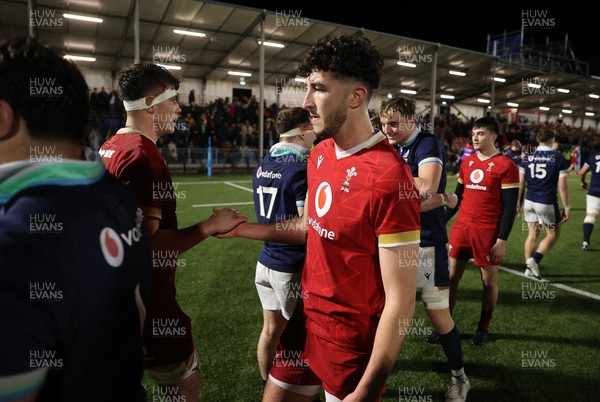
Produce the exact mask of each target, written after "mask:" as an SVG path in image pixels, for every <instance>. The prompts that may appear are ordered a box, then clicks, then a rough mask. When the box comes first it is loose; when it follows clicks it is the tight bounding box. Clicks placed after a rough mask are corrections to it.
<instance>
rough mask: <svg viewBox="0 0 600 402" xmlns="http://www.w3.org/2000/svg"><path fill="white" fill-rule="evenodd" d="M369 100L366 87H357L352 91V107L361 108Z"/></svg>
mask: <svg viewBox="0 0 600 402" xmlns="http://www.w3.org/2000/svg"><path fill="white" fill-rule="evenodd" d="M366 99H367V88H365V87H364V86H356V87H354V88H353V89H352V93H351V96H350V107H351V108H352V109H356V108H358V107H360V106H361V105H362V104H363V103H364V102H365V101H366Z"/></svg>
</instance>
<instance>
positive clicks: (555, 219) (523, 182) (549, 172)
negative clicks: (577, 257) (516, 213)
mask: <svg viewBox="0 0 600 402" xmlns="http://www.w3.org/2000/svg"><path fill="white" fill-rule="evenodd" d="M555 137H556V133H555V132H554V130H552V129H550V128H547V127H542V128H540V130H539V132H538V134H537V140H538V141H539V143H540V145H539V146H538V147H537V149H536V150H535V152H532V153H530V154H528V155H527V156H525V158H523V160H522V161H521V164H520V165H519V180H520V183H519V200H520V199H521V197H522V196H523V195H525V202H524V203H523V212H522V213H523V220H524V221H525V222H527V228H528V234H527V239H526V240H525V244H524V246H523V247H524V251H525V276H527V277H532V278H535V279H538V280H541V279H542V275H541V274H540V269H539V264H540V262H541V261H542V258H544V256H545V255H546V254H548V253H549V252H550V250H552V248H553V247H554V245H555V244H556V242H557V241H558V238H559V236H560V228H561V226H562V224H563V223H565V222H566V221H567V220H568V219H569V210H570V208H571V207H570V205H569V184H568V182H567V177H568V175H569V173H568V169H569V165H568V163H567V160H566V159H565V157H564V156H563V154H562V153H561V152H560V151H556V150H554V149H552V146H553V145H554V140H555ZM525 187H527V191H525ZM557 193H560V198H561V201H562V204H563V212H562V213H561V212H560V209H559V207H558V200H557ZM542 228H543V229H544V230H545V232H546V235H545V236H544V239H542V240H541V241H540V243H539V245H538V244H537V241H538V238H539V236H540V232H541V231H542Z"/></svg>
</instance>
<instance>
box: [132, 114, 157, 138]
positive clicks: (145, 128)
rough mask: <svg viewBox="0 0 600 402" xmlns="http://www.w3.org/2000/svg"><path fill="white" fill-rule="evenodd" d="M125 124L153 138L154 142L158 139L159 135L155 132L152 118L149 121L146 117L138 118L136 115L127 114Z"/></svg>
mask: <svg viewBox="0 0 600 402" xmlns="http://www.w3.org/2000/svg"><path fill="white" fill-rule="evenodd" d="M125 126H126V127H129V128H131V129H134V130H135V131H137V132H139V133H140V134H142V135H143V136H145V137H147V138H149V139H150V140H152V142H154V143H156V141H158V135H156V133H155V132H154V127H153V124H152V121H151V120H149V121H147V120H146V119H136V118H135V116H127V121H126V122H125Z"/></svg>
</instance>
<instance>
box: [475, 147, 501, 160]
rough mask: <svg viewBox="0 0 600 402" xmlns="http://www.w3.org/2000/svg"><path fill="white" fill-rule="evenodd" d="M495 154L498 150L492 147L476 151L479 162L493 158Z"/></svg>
mask: <svg viewBox="0 0 600 402" xmlns="http://www.w3.org/2000/svg"><path fill="white" fill-rule="evenodd" d="M496 154H498V150H497V149H496V148H494V147H491V148H485V149H478V150H477V155H478V157H479V159H481V160H485V159H488V158H491V157H492V156H494V155H496Z"/></svg>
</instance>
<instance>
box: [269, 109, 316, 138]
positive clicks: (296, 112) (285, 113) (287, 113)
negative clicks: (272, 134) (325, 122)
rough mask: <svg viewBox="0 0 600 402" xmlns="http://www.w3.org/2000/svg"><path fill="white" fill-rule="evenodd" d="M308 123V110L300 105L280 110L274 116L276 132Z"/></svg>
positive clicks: (283, 131)
mask: <svg viewBox="0 0 600 402" xmlns="http://www.w3.org/2000/svg"><path fill="white" fill-rule="evenodd" d="M307 124H310V112H309V111H308V110H306V109H303V108H301V107H292V108H289V109H283V110H280V111H279V112H278V113H277V116H276V117H275V128H276V129H277V133H278V134H283V133H286V132H288V131H290V130H293V129H295V128H298V127H301V126H305V125H307Z"/></svg>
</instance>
